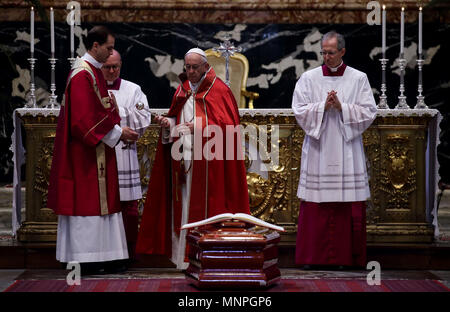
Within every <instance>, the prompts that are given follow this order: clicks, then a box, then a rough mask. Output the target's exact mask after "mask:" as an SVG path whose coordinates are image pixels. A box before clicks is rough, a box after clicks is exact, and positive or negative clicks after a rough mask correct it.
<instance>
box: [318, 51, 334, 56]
mask: <svg viewBox="0 0 450 312" xmlns="http://www.w3.org/2000/svg"><path fill="white" fill-rule="evenodd" d="M336 53H338V51H333V52H330V51H320V55H329V56H333V55H335V54H336Z"/></svg>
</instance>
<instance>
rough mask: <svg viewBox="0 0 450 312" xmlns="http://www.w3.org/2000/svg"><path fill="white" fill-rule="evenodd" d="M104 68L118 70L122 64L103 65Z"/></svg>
mask: <svg viewBox="0 0 450 312" xmlns="http://www.w3.org/2000/svg"><path fill="white" fill-rule="evenodd" d="M103 68H104V69H106V70H108V71H109V70H111V69H112V70H114V71H116V70H118V69H119V68H120V66H119V65H103Z"/></svg>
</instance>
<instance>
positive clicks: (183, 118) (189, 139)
mask: <svg viewBox="0 0 450 312" xmlns="http://www.w3.org/2000/svg"><path fill="white" fill-rule="evenodd" d="M204 77H205V76H203V78H202V79H201V80H200V81H199V82H198V83H196V84H192V83H191V82H189V84H190V87H191V90H192V91H193V94H192V95H191V96H190V97H189V98H188V99H187V101H186V103H185V104H184V106H183V110H182V111H181V115H180V124H183V123H193V122H194V116H195V112H194V98H195V92H196V90H197V88H198V86H200V84H201V82H202V81H203V79H204ZM169 121H170V127H169V128H165V130H164V132H163V135H162V143H163V144H167V143H171V142H173V139H174V136H177V137H178V136H179V137H180V139H179V140H180V144H181V145H182V146H183V153H182V155H183V156H182V158H183V161H184V170H185V172H186V183H185V184H183V185H182V186H181V196H182V212H181V226H183V225H184V224H187V223H188V217H189V203H190V198H191V186H192V170H191V169H192V167H191V161H192V147H193V145H192V144H193V140H194V139H193V137H194V136H193V135H192V134H181V135H180V134H176V133H177V132H176V131H175V130H174V128H175V127H176V118H174V117H172V118H169ZM173 216H174V213H173V206H172V257H171V261H172V262H173V263H174V264H175V265H176V266H177V269H182V270H183V269H186V268H187V267H188V266H189V263H188V262H186V261H185V251H186V234H187V230H181V231H180V234H179V235H178V233H176V232H175V231H174V224H173V222H174V219H173Z"/></svg>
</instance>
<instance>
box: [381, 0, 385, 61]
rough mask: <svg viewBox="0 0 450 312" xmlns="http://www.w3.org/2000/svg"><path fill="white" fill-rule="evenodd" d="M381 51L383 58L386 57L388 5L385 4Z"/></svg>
mask: <svg viewBox="0 0 450 312" xmlns="http://www.w3.org/2000/svg"><path fill="white" fill-rule="evenodd" d="M381 46H382V48H381V51H382V52H383V58H386V6H385V5H384V4H383V19H382V24H381Z"/></svg>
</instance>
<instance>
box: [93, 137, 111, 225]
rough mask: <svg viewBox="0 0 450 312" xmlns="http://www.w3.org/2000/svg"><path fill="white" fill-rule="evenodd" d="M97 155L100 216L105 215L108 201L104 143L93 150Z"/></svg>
mask: <svg viewBox="0 0 450 312" xmlns="http://www.w3.org/2000/svg"><path fill="white" fill-rule="evenodd" d="M95 152H96V154H97V176H98V192H99V195H100V196H99V198H100V213H101V215H102V216H104V215H107V214H108V213H109V211H108V200H107V197H106V155H105V143H103V142H100V143H99V144H98V145H97V147H96V148H95Z"/></svg>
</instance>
